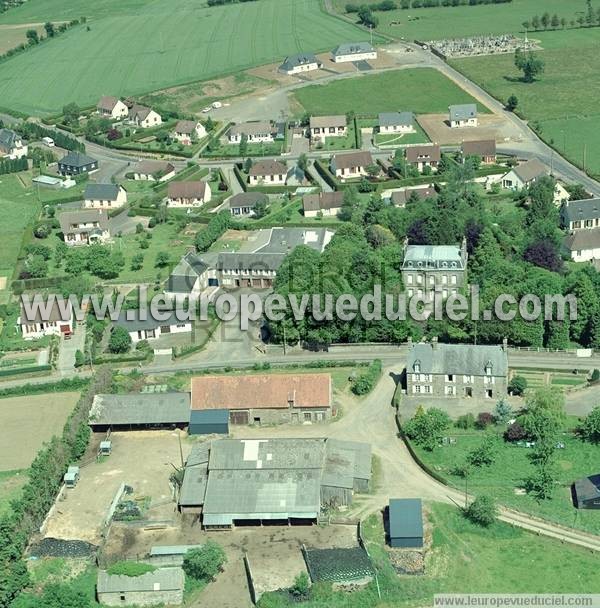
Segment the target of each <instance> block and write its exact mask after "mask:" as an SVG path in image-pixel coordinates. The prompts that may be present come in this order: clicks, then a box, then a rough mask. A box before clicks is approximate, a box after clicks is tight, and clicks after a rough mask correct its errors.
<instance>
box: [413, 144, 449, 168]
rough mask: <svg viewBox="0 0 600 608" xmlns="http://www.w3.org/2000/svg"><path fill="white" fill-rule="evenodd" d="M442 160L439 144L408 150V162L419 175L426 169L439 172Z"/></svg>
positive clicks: (414, 147)
mask: <svg viewBox="0 0 600 608" xmlns="http://www.w3.org/2000/svg"><path fill="white" fill-rule="evenodd" d="M441 159H442V151H441V149H440V147H439V146H438V145H437V144H425V145H422V146H410V147H408V148H406V162H407V163H408V164H410V165H412V166H413V167H416V168H417V171H419V173H422V172H423V169H425V167H431V168H432V169H433V170H437V166H438V164H439V162H440V160H441Z"/></svg>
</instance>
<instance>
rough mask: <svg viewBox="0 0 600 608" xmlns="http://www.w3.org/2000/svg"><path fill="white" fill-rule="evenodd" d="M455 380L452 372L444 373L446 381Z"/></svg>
mask: <svg viewBox="0 0 600 608" xmlns="http://www.w3.org/2000/svg"><path fill="white" fill-rule="evenodd" d="M455 380H456V377H455V376H454V374H447V375H446V382H454V381H455Z"/></svg>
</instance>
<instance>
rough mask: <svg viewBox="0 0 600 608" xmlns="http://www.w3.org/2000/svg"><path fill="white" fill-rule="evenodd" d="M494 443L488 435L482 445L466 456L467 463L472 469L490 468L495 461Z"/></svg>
mask: <svg viewBox="0 0 600 608" xmlns="http://www.w3.org/2000/svg"><path fill="white" fill-rule="evenodd" d="M495 444H496V441H495V439H494V437H492V436H491V435H489V436H488V437H486V438H485V439H484V440H483V442H482V444H481V445H480V446H479V447H477V448H475V449H474V450H471V451H470V452H469V453H468V454H467V462H468V463H469V464H470V465H471V466H473V467H482V466H488V467H489V466H490V465H492V464H494V460H495V459H496V445H495Z"/></svg>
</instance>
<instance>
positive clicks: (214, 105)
mask: <svg viewBox="0 0 600 608" xmlns="http://www.w3.org/2000/svg"><path fill="white" fill-rule="evenodd" d="M212 107H213V108H214V109H215V110H218V109H219V108H222V107H223V104H222V103H221V102H220V101H213V104H212Z"/></svg>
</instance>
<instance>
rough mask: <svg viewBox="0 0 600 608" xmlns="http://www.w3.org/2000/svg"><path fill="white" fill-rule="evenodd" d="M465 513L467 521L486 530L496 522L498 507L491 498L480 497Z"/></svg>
mask: <svg viewBox="0 0 600 608" xmlns="http://www.w3.org/2000/svg"><path fill="white" fill-rule="evenodd" d="M463 512H464V514H465V516H466V517H467V519H469V520H470V521H472V522H473V523H474V524H477V525H479V526H483V527H484V528H487V527H488V526H491V525H492V524H493V523H494V522H495V521H496V514H497V510H496V505H495V504H494V501H493V500H492V499H491V498H490V497H489V496H478V497H477V498H476V499H475V500H474V501H473V502H472V503H471V504H470V505H469V506H468V507H467V508H466V509H464V511H463Z"/></svg>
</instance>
